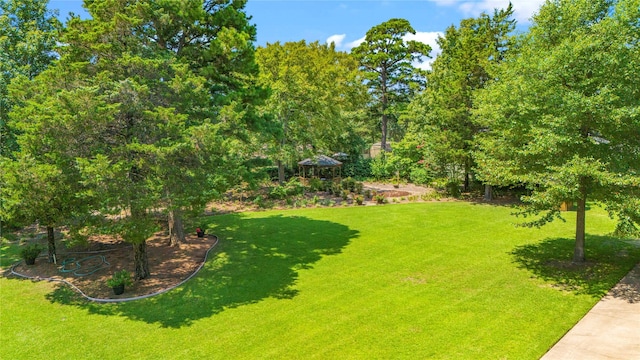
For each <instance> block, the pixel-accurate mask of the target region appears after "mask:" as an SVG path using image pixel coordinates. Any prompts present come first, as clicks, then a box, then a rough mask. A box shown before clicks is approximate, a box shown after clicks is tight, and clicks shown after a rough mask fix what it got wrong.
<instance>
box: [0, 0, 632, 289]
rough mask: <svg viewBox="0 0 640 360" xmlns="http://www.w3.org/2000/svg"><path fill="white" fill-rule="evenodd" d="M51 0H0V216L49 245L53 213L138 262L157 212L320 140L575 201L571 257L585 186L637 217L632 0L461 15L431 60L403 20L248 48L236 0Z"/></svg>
mask: <svg viewBox="0 0 640 360" xmlns="http://www.w3.org/2000/svg"><path fill="white" fill-rule="evenodd" d="M47 3H48V1H47V0H22V1H17V0H0V47H1V49H2V51H1V52H0V70H1V72H0V73H1V78H0V95H1V98H0V131H1V133H0V136H1V138H0V140H1V143H0V150H1V151H2V152H1V154H0V163H1V166H2V169H3V170H2V173H1V174H0V186H1V188H0V200H1V204H0V215H1V216H2V222H3V223H5V224H11V225H13V226H19V225H24V224H30V223H33V222H36V221H38V222H39V223H40V224H42V225H45V226H46V227H47V229H48V239H49V240H48V243H49V254H50V260H53V255H54V254H55V241H54V228H56V227H60V226H66V227H68V229H69V234H70V235H69V236H70V237H78V238H81V237H82V236H86V234H88V233H91V232H92V231H102V232H108V233H112V234H117V235H118V236H120V237H121V238H122V239H123V240H125V241H128V242H130V243H132V244H133V248H134V254H135V256H134V257H135V276H136V278H137V279H142V278H145V277H147V276H149V268H148V259H147V255H146V239H148V238H149V237H150V236H151V235H152V234H153V233H154V232H155V231H157V230H158V223H157V213H158V212H160V213H162V214H164V215H165V218H166V221H167V226H168V229H169V233H170V239H171V243H172V244H173V245H176V244H179V243H180V242H181V241H184V238H185V229H184V225H183V220H184V219H185V217H186V218H189V217H192V216H194V215H196V214H199V213H201V212H202V210H203V209H204V207H205V205H206V204H207V203H208V202H209V201H211V200H212V199H215V198H217V197H220V196H221V194H224V192H225V191H227V190H228V189H230V188H232V187H234V186H238V185H239V184H242V183H244V184H249V185H251V184H258V183H259V182H260V181H261V180H262V179H264V171H262V170H263V169H264V167H262V166H258V165H259V163H264V160H265V159H266V160H267V162H268V163H269V164H271V165H272V166H273V167H274V168H276V169H277V177H278V181H279V182H280V183H284V181H285V180H286V179H285V177H286V170H287V168H291V167H292V165H295V163H296V162H297V161H299V160H300V159H302V158H304V157H307V156H310V155H314V154H327V155H331V154H333V153H334V152H342V153H346V154H348V155H349V159H350V160H349V162H350V163H351V164H365V166H362V167H361V169H364V170H362V172H361V175H362V176H374V177H379V178H387V179H388V178H395V179H400V178H404V179H406V180H409V181H413V182H417V183H422V184H431V183H433V182H434V181H435V182H437V183H439V184H443V185H444V187H446V188H449V189H451V191H457V190H459V189H463V190H467V191H469V190H470V189H471V188H473V187H474V186H478V185H480V186H483V187H484V192H485V197H487V198H490V197H491V195H492V191H493V190H494V189H495V188H509V187H515V188H521V189H524V190H525V196H523V197H522V201H523V207H522V211H521V212H520V215H522V216H525V217H527V219H526V222H525V224H527V225H530V226H540V225H543V224H544V223H546V222H548V221H551V220H554V219H556V218H559V217H560V213H559V205H560V203H562V202H565V201H571V202H573V201H575V202H576V203H577V212H576V213H577V228H576V247H575V253H574V261H584V259H585V255H584V238H585V233H584V229H585V226H584V225H585V211H586V203H587V201H596V202H599V203H601V204H603V205H604V206H605V207H606V208H607V209H608V210H609V211H610V213H611V214H612V216H616V217H617V219H618V220H619V222H618V223H619V225H618V228H617V230H618V231H619V232H620V233H624V234H634V233H635V234H637V233H638V224H640V174H639V170H640V84H639V83H640V81H639V80H638V76H637V74H640V51H639V44H640V21H639V19H640V0H615V1H614V0H597V1H590V0H549V1H547V2H546V3H545V4H544V5H543V6H542V7H541V8H540V10H539V12H538V13H537V14H536V15H535V16H534V17H533V19H532V25H531V26H530V28H529V29H528V31H526V32H525V33H522V34H514V29H515V20H513V19H512V15H513V8H512V6H511V5H509V6H508V7H507V8H505V9H496V10H495V11H494V12H493V13H492V14H481V15H480V16H479V17H477V18H469V19H465V20H462V21H461V22H460V24H458V25H457V26H455V25H452V26H450V27H449V28H447V30H446V31H445V33H444V34H443V36H441V37H440V38H439V39H438V45H439V46H440V48H441V50H442V52H441V54H440V55H439V56H438V57H437V58H436V59H435V60H434V61H433V63H432V64H431V69H430V70H428V71H424V70H421V69H419V68H417V67H416V66H415V65H416V63H418V62H420V61H424V60H426V59H427V58H428V57H429V56H430V52H431V48H430V47H429V46H428V45H426V44H423V43H420V42H416V41H410V40H409V41H408V40H406V38H407V34H412V33H415V30H414V29H413V28H412V27H411V25H410V24H409V22H408V21H406V20H404V19H390V20H389V21H386V22H384V23H382V24H379V25H376V26H374V27H372V28H371V29H370V30H369V31H368V32H367V34H366V37H365V40H364V42H363V43H362V44H360V45H359V46H357V47H355V48H353V49H352V50H351V51H350V52H349V53H347V52H341V51H337V50H336V49H335V47H334V45H333V44H320V43H318V42H313V43H306V42H305V41H299V42H288V43H284V44H281V43H279V42H276V43H274V44H267V45H266V46H263V47H258V48H256V47H255V45H254V42H255V38H256V31H257V29H256V27H255V26H254V25H252V24H251V23H250V16H249V15H248V14H247V13H246V12H245V11H244V6H245V3H246V1H245V0H204V1H202V0H198V1H173V0H155V1H127V0H100V1H98V0H93V1H88V0H86V1H85V3H84V6H85V8H86V9H87V11H88V13H89V15H90V18H88V19H81V18H80V17H78V16H76V15H71V16H70V18H69V19H68V20H67V21H66V24H62V23H61V22H60V21H58V20H57V18H56V13H55V12H53V11H50V10H48V9H47ZM377 139H380V143H381V147H382V149H384V150H385V152H384V153H383V154H382V156H380V157H378V158H376V159H373V160H370V161H368V162H365V161H363V160H362V158H361V157H362V153H363V149H365V148H367V147H368V146H369V145H370V144H371V143H372V142H375V141H376V140H377ZM389 142H392V146H388V143H389ZM98 229H99V230H98Z"/></svg>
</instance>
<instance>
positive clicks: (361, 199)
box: [353, 195, 364, 205]
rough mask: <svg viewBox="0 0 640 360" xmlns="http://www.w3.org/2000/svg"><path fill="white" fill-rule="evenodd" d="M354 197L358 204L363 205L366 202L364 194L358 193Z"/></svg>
mask: <svg viewBox="0 0 640 360" xmlns="http://www.w3.org/2000/svg"><path fill="white" fill-rule="evenodd" d="M353 199H354V200H355V201H356V204H358V205H362V204H363V203H364V196H362V195H357V196H356V197H354V198H353Z"/></svg>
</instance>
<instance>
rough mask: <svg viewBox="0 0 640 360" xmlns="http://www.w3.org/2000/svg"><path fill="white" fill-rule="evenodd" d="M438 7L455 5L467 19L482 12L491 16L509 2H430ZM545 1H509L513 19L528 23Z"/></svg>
mask: <svg viewBox="0 0 640 360" xmlns="http://www.w3.org/2000/svg"><path fill="white" fill-rule="evenodd" d="M432 1H433V2H435V3H436V4H437V5H439V6H451V5H457V7H458V9H459V10H460V11H461V12H462V13H463V14H464V15H465V16H469V17H476V16H478V15H480V14H481V13H482V12H485V13H487V14H493V10H494V9H505V8H506V7H507V6H508V5H509V0H478V1H456V0H432ZM544 1H545V0H511V3H512V4H513V17H514V18H515V19H516V20H517V21H518V23H521V24H525V23H529V22H530V19H531V17H532V16H533V15H534V14H535V13H537V12H538V10H539V9H540V6H542V4H543V3H544Z"/></svg>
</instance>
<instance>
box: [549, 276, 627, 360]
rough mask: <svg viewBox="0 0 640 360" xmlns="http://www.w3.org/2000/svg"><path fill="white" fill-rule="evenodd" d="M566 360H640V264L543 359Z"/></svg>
mask: <svg viewBox="0 0 640 360" xmlns="http://www.w3.org/2000/svg"><path fill="white" fill-rule="evenodd" d="M566 359H579V360H586V359H616V360H617V359H619V360H640V264H638V265H636V267H635V268H634V269H633V270H631V272H629V274H628V275H627V276H625V277H624V278H623V279H622V280H621V281H620V282H619V283H618V284H617V285H616V286H615V287H614V288H613V289H611V291H609V294H607V296H605V297H604V298H603V299H602V300H600V302H598V303H597V304H596V305H595V306H594V307H593V309H591V311H589V312H588V313H587V315H585V316H584V317H583V318H582V320H580V322H578V323H577V324H576V326H574V327H573V328H572V329H571V330H569V332H568V333H566V334H565V336H564V337H563V338H562V339H560V341H558V342H557V343H556V344H555V345H554V346H553V347H552V348H551V350H549V352H547V353H546V354H545V355H544V356H543V357H542V360H566Z"/></svg>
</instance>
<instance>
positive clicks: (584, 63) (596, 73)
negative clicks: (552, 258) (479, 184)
mask: <svg viewBox="0 0 640 360" xmlns="http://www.w3.org/2000/svg"><path fill="white" fill-rule="evenodd" d="M639 5H640V3H639V2H638V1H637V0H620V1H608V0H599V1H591V0H571V1H570V0H557V1H549V2H547V3H546V4H545V5H544V6H543V7H542V8H541V9H540V12H539V13H538V14H537V15H536V16H535V17H534V18H533V25H532V27H531V29H530V31H529V33H528V34H525V35H524V36H522V37H521V38H520V39H519V43H518V49H519V51H518V53H517V54H513V55H512V56H509V57H508V58H507V59H506V60H505V62H504V63H503V65H502V66H500V68H499V71H498V72H497V75H496V78H497V79H498V80H497V81H495V82H493V83H492V84H491V85H490V86H489V87H488V88H487V89H486V90H483V91H481V92H480V94H479V96H478V98H477V99H476V100H477V103H478V107H477V110H476V111H475V114H476V116H477V117H478V119H479V121H480V122H481V123H483V124H484V126H485V127H486V128H487V129H488V130H489V131H488V132H487V133H486V134H485V136H482V138H481V140H480V142H479V152H478V153H477V159H478V173H479V176H480V177H481V178H482V179H483V180H484V181H486V182H488V183H491V184H495V185H525V186H526V187H527V188H528V189H529V191H530V195H528V196H526V197H524V198H523V200H524V202H525V204H526V205H527V206H526V208H525V209H524V211H523V212H522V213H521V214H522V215H524V216H532V215H539V214H542V215H541V216H539V217H536V218H534V219H533V220H531V221H530V222H529V223H528V224H530V225H542V224H544V223H546V222H548V221H551V220H553V219H555V218H558V217H560V212H559V207H560V203H562V202H563V201H572V202H577V206H578V207H577V225H576V246H575V251H574V261H576V262H580V261H584V259H585V254H584V241H585V208H586V202H587V201H588V200H591V201H596V202H601V203H603V204H605V205H606V206H607V207H608V209H609V210H610V211H611V212H612V213H617V214H618V215H619V219H620V220H621V225H620V227H619V229H620V230H627V231H629V230H632V231H633V230H635V231H637V228H636V227H635V226H636V225H637V224H638V223H639V221H638V220H640V217H639V215H640V213H639V211H640V207H638V206H637V205H638V196H639V195H640V186H639V185H640V156H638V154H640V132H639V131H638V129H640V117H639V116H638V114H639V111H640V101H639V100H640V87H639V86H638V84H639V83H638V77H637V74H638V73H639V72H638V71H640V47H639V46H638V45H639V44H640V23H639V22H638V19H640V6H639ZM634 224H635V225H634Z"/></svg>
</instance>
